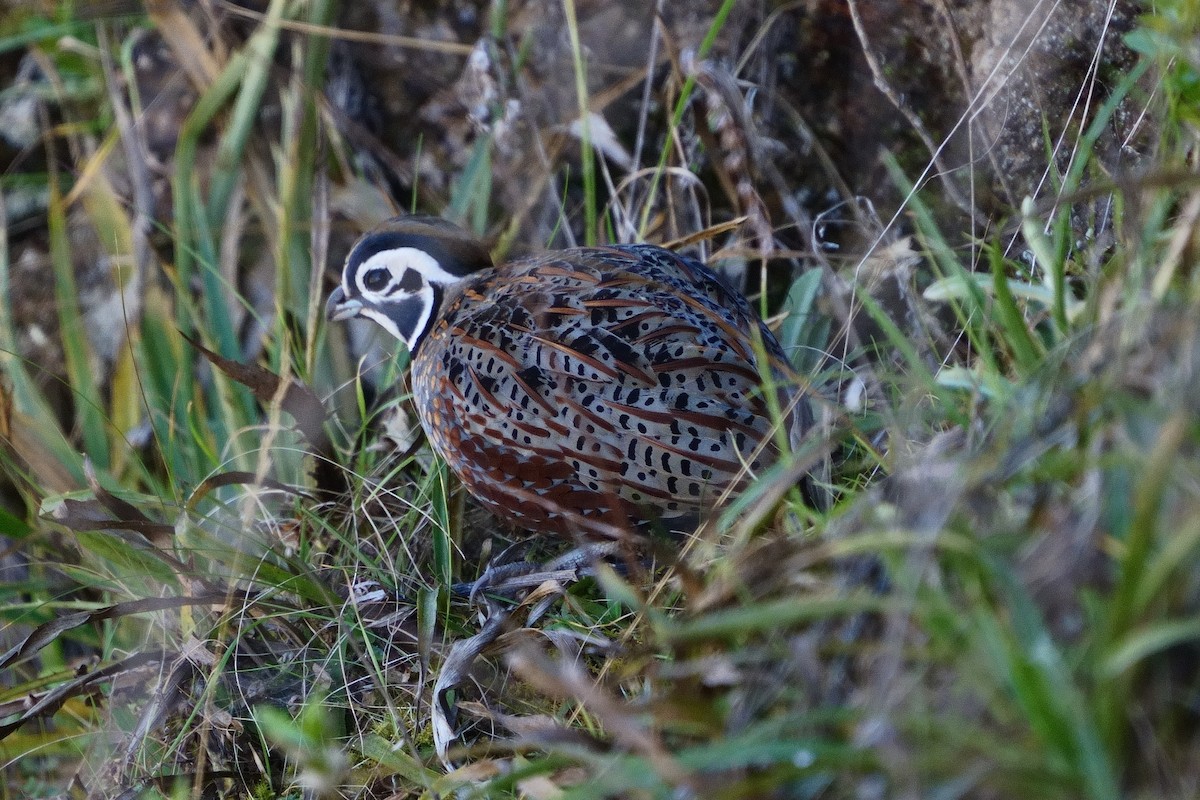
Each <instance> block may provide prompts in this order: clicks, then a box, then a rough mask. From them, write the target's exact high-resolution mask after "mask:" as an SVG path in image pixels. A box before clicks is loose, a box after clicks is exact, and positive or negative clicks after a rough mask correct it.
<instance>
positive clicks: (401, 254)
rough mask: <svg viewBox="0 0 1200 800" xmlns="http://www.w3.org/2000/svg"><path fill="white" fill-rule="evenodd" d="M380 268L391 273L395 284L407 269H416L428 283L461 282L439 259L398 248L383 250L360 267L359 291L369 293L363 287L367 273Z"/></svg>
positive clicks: (408, 249) (415, 250) (358, 271)
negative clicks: (447, 270) (445, 268)
mask: <svg viewBox="0 0 1200 800" xmlns="http://www.w3.org/2000/svg"><path fill="white" fill-rule="evenodd" d="M380 267H382V268H384V269H386V270H387V271H388V272H389V273H391V276H392V281H393V282H394V281H398V280H400V278H401V277H402V276H403V275H404V270H406V269H415V270H416V271H417V272H419V273H420V274H421V275H423V276H424V277H425V280H426V281H427V282H428V283H440V284H442V285H446V284H451V283H455V282H457V281H458V280H459V279H458V278H457V277H455V276H454V275H451V274H450V273H449V272H446V270H444V269H442V265H441V264H439V263H438V262H437V259H435V258H434V257H433V256H431V255H429V253H426V252H425V251H424V250H418V249H417V248H415V247H397V248H395V249H393V250H382V251H380V252H378V253H376V254H375V255H373V256H371V257H370V258H368V259H367V260H366V261H364V262H362V264H360V265H359V266H358V270H357V272H356V275H357V278H356V279H357V280H358V282H359V287H358V290H359V291H360V292H368V291H369V290H368V289H367V288H366V287H365V286H363V285H362V281H363V279H364V278H365V277H366V275H367V273H369V272H370V271H371V270H373V269H379V268H380ZM388 287H389V288H390V287H391V283H389V284H388ZM385 291H386V290H385Z"/></svg>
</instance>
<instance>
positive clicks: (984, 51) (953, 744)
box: [0, 0, 1200, 800]
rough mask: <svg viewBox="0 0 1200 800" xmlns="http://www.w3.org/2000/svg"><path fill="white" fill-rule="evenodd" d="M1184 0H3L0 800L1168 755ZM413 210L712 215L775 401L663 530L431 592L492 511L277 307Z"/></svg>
mask: <svg viewBox="0 0 1200 800" xmlns="http://www.w3.org/2000/svg"><path fill="white" fill-rule="evenodd" d="M1093 6H1094V7H1093ZM1139 15H1140V16H1139ZM1197 32H1200V6H1197V5H1196V3H1194V2H1191V0H1161V2H1158V3H1155V4H1153V5H1152V6H1149V5H1148V6H1147V7H1142V6H1141V5H1139V4H1136V3H1132V2H1118V0H1111V2H1105V3H1099V2H1097V3H1090V4H1069V3H1053V2H1040V1H1039V0H1028V1H1027V2H1026V1H1025V0H991V1H990V2H974V3H953V2H946V0H879V1H878V2H871V3H869V4H868V3H863V2H853V1H851V0H811V1H809V2H755V1H754V0H725V1H724V2H716V0H713V1H712V2H706V3H691V2H687V3H684V2H678V3H677V2H659V3H657V4H649V3H632V2H630V3H618V4H614V3H602V2H588V1H586V0H574V2H573V1H572V0H561V1H560V0H553V1H551V0H546V1H545V2H540V1H538V0H529V1H528V2H516V1H515V0H512V1H510V2H503V0H494V1H493V2H490V3H489V2H482V0H481V1H480V2H467V1H465V0H458V1H456V2H450V1H449V0H446V1H445V2H437V1H436V0H430V1H429V2H417V1H416V0H412V1H411V2H397V3H385V2H363V3H346V4H337V3H332V2H327V1H326V2H322V0H307V1H306V2H301V1H300V0H293V1H292V2H285V0H269V2H258V3H255V2H248V3H232V2H194V3H193V2H184V0H153V1H148V2H147V3H145V5H144V6H143V5H138V4H135V3H130V2H120V1H118V2H108V3H88V4H76V3H70V2H49V1H46V2H41V3H36V4H29V3H22V4H16V5H0V74H2V76H3V79H4V86H5V88H4V89H3V90H2V91H0V137H2V138H3V140H4V141H3V144H0V163H3V165H4V170H3V174H2V175H0V188H2V189H3V195H2V197H3V202H2V203H0V235H2V236H3V238H4V246H3V247H0V282H2V285H0V297H2V298H3V302H0V370H2V375H3V383H2V390H0V442H2V444H3V452H2V456H0V460H2V472H3V483H2V487H0V492H2V494H0V537H2V538H0V570H2V575H3V577H2V582H0V650H2V651H3V652H0V765H2V766H3V772H2V773H0V787H2V788H0V797H48V796H71V797H113V796H120V797H192V796H197V797H199V796H204V797H246V796H252V797H299V796H301V795H305V794H306V795H308V796H327V797H342V796H345V797H380V798H383V797H445V796H452V795H453V796H462V797H529V798H558V797H566V798H571V797H636V798H642V797H663V798H666V797H672V798H674V797H705V798H707V797H728V798H735V797H745V798H766V797H781V798H783V797H787V798H807V797H814V798H815V797H822V798H825V797H856V798H872V797H939V798H957V797H972V798H974V797H979V798H991V797H1013V796H1019V797H1047V798H1077V797H1078V798H1084V797H1086V798H1094V799H1096V800H1103V799H1104V798H1117V797H1180V798H1185V797H1195V796H1196V795H1197V794H1198V793H1200V741H1197V736H1198V733H1200V726H1198V724H1197V723H1198V722H1200V710H1198V709H1200V675H1198V671H1197V667H1196V665H1197V663H1200V662H1198V656H1200V653H1198V652H1197V640H1198V639H1200V614H1198V600H1200V573H1198V571H1197V570H1196V568H1195V563H1196V553H1197V548H1198V547H1200V480H1198V479H1200V451H1198V444H1200V425H1198V422H1200V416H1198V414H1200V402H1198V401H1200V394H1197V392H1196V390H1195V386H1196V385H1197V371H1198V369H1200V291H1198V288H1197V287H1198V284H1197V281H1198V273H1197V271H1196V269H1195V265H1196V252H1197V244H1198V242H1197V240H1196V233H1195V231H1196V225H1197V220H1198V219H1200V191H1198V188H1197V182H1196V179H1195V165H1194V157H1195V136H1196V130H1197V123H1198V122H1200V111H1198V109H1200V97H1198V96H1197V88H1196V87H1197V86H1198V85H1200V55H1198V54H1197V52H1196V50H1195V47H1194V42H1195V37H1196V35H1197ZM408 209H416V210H420V211H424V212H434V213H442V214H444V215H446V216H448V217H452V218H455V219H458V220H460V221H462V222H463V223H464V224H466V225H468V226H470V227H472V228H474V229H475V230H476V231H477V232H478V233H479V234H480V235H481V236H485V237H486V238H487V240H488V241H489V243H490V244H491V245H492V246H493V251H494V253H496V255H497V256H498V257H503V256H504V255H505V254H508V253H512V252H516V251H519V250H521V249H524V248H527V247H537V246H546V245H549V246H566V245H570V244H573V243H582V242H590V241H598V240H614V239H615V240H630V239H635V238H637V239H648V240H652V241H658V242H672V243H674V244H676V245H677V246H680V247H684V248H689V249H690V250H691V251H693V252H696V253H697V254H700V255H704V256H705V257H707V258H709V260H710V262H711V263H714V264H716V265H718V266H720V267H721V268H722V269H724V270H725V271H726V272H727V274H728V275H729V276H730V277H731V279H733V280H739V281H742V282H744V285H745V286H746V287H747V292H748V294H750V295H752V296H753V297H754V298H755V300H756V301H757V302H759V303H760V304H761V307H762V309H763V310H764V313H765V314H766V315H767V316H768V317H769V318H770V319H771V320H772V322H773V324H774V325H775V326H776V327H777V330H778V331H779V335H780V338H781V340H782V341H783V343H784V344H785V346H786V347H787V348H788V349H789V352H791V353H793V357H794V360H795V362H796V365H797V366H798V367H799V368H801V369H802V370H803V371H805V372H806V373H808V374H811V375H812V376H813V386H814V392H815V393H816V394H817V395H818V396H819V397H820V398H821V407H822V411H823V417H824V419H823V424H822V428H821V431H820V432H819V434H817V435H814V437H813V438H812V441H811V442H810V443H809V444H808V445H807V446H806V449H805V450H803V451H802V452H799V453H796V454H794V456H793V458H792V459H790V460H788V461H787V462H785V463H783V464H781V465H779V467H777V468H776V469H774V470H773V471H771V472H769V473H766V474H764V475H762V476H760V477H759V479H758V480H757V481H756V483H755V484H754V486H753V488H752V489H751V490H750V491H748V492H747V494H746V496H745V497H744V498H743V499H742V501H741V502H740V503H739V504H738V506H737V507H736V508H735V509H734V510H733V512H731V513H729V514H725V515H723V516H722V517H721V518H719V519H716V520H713V521H712V524H711V525H710V526H708V527H707V528H705V529H704V531H703V532H702V534H701V535H700V536H698V537H697V538H696V539H695V540H693V541H690V542H688V543H686V545H684V546H682V547H681V548H680V549H679V550H678V551H676V550H674V549H672V548H662V549H660V551H658V552H655V553H654V554H653V563H650V562H649V561H648V560H636V559H635V560H631V561H630V562H629V563H626V564H625V565H624V566H625V567H626V569H624V570H622V571H620V572H618V570H615V569H613V568H611V567H608V566H605V565H598V566H596V568H595V569H594V570H592V574H590V575H589V576H587V577H584V578H583V579H582V580H573V578H575V577H576V576H575V575H574V574H573V570H572V569H570V568H568V567H562V568H561V569H559V570H558V571H555V570H554V569H552V568H548V569H549V571H548V572H547V573H544V574H542V575H540V576H538V582H537V583H536V585H534V586H532V587H531V588H529V589H528V591H524V592H521V593H518V594H517V595H516V596H517V599H515V600H504V599H503V598H499V597H487V598H476V599H475V602H469V601H468V600H467V599H466V598H464V597H462V596H460V595H459V594H456V593H455V591H454V587H455V585H456V584H457V583H458V582H460V581H462V580H464V579H471V578H474V577H475V576H476V575H478V574H479V572H480V571H481V570H482V569H483V568H484V566H485V565H486V564H487V563H488V561H489V559H490V558H491V557H492V556H494V555H496V554H497V553H499V552H500V551H501V550H502V549H503V547H504V543H505V541H506V540H525V541H528V540H527V539H525V537H521V536H520V535H514V532H513V531H511V530H507V529H505V528H503V526H502V525H501V524H500V523H498V522H496V521H495V520H492V519H490V518H488V517H486V516H485V515H481V514H480V513H479V512H478V510H476V509H473V508H472V507H471V506H470V504H469V503H468V502H466V501H465V499H464V498H463V497H462V493H461V492H458V491H456V490H455V487H454V485H453V483H452V481H451V480H450V478H449V477H448V475H447V473H446V471H445V469H444V468H443V467H442V466H441V465H439V464H438V463H436V462H435V461H434V460H433V459H432V458H431V456H430V455H429V453H428V450H427V449H426V448H425V447H424V446H423V443H422V441H421V438H420V435H419V431H415V430H414V423H413V417H412V415H411V412H410V410H409V408H408V406H407V402H408V400H407V398H406V396H405V390H404V384H403V379H402V374H403V356H402V355H401V356H399V357H397V356H396V354H395V353H394V346H393V344H392V343H390V342H385V341H381V340H378V339H377V338H376V337H375V333H374V332H373V331H371V330H370V328H349V329H340V328H339V329H334V330H330V329H327V328H326V326H325V325H324V324H323V321H322V320H321V310H322V307H323V303H324V298H325V296H326V295H327V293H328V290H329V289H330V287H331V286H332V283H333V280H334V279H335V276H336V274H337V271H338V265H339V264H340V260H341V258H342V257H343V255H344V253H345V252H346V250H347V248H348V246H349V244H350V243H351V242H352V241H353V239H354V238H355V236H357V235H358V233H360V232H361V231H363V230H365V229H368V228H369V227H371V226H372V225H373V224H374V223H375V222H377V221H379V220H380V219H382V218H385V217H387V216H390V215H391V214H393V213H397V212H398V211H401V210H408ZM825 455H828V456H830V457H831V469H830V472H829V475H828V476H824V477H827V478H828V483H829V486H830V490H831V492H832V493H833V496H834V497H835V502H834V503H833V504H832V507H831V508H830V509H829V510H828V511H821V512H814V511H812V510H811V509H807V508H804V507H803V506H802V505H800V504H799V503H798V502H797V500H796V499H795V497H794V494H795V493H789V491H788V490H789V489H790V488H791V487H792V486H794V485H795V483H796V481H797V479H798V477H799V475H800V474H801V473H802V472H803V471H804V470H806V469H808V468H809V467H810V466H811V465H812V464H813V463H815V462H817V461H819V460H820V457H822V456H825ZM533 547H534V548H535V549H536V548H543V549H546V550H553V549H554V545H553V543H547V542H535V543H534V545H533ZM530 557H531V558H542V557H544V556H543V554H540V553H536V552H535V553H531V554H530ZM560 566H561V565H560Z"/></svg>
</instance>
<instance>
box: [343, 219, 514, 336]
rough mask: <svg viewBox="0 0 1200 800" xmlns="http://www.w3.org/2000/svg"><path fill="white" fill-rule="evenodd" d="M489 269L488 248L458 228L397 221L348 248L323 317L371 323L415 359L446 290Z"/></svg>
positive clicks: (424, 221)
mask: <svg viewBox="0 0 1200 800" xmlns="http://www.w3.org/2000/svg"><path fill="white" fill-rule="evenodd" d="M490 266H492V259H491V256H490V255H489V254H488V251H487V248H485V247H484V246H483V244H482V243H481V242H480V241H479V240H478V239H476V238H475V237H473V236H471V235H470V234H469V233H467V232H466V231H464V230H463V229H462V228H459V227H458V226H457V225H454V224H453V223H450V222H447V221H445V220H443V219H439V218H437V217H426V216H409V217H396V218H395V219H392V220H389V221H388V222H385V223H384V224H383V225H381V226H379V227H378V228H376V229H375V230H373V231H371V232H370V233H367V234H364V235H363V236H362V237H361V238H360V239H359V240H358V241H357V242H356V243H355V244H354V247H353V248H351V250H350V255H348V256H347V257H346V264H345V266H343V267H342V283H341V285H340V286H338V287H337V288H336V289H334V290H333V293H332V294H330V296H329V302H328V303H327V304H326V306H325V316H326V317H327V318H328V319H329V320H330V321H336V320H345V319H351V318H353V317H365V318H366V319H370V320H373V321H375V322H377V323H378V324H379V325H380V326H381V327H382V328H383V329H384V330H386V331H387V332H388V333H390V334H391V335H392V336H395V337H396V338H397V339H399V340H400V341H402V342H404V343H405V344H406V345H407V346H408V350H409V352H410V353H415V352H416V350H417V347H418V345H419V344H420V343H421V339H422V338H423V337H424V335H425V333H426V332H427V331H428V330H429V326H430V324H431V323H432V322H433V320H434V319H436V317H437V312H438V308H439V306H440V305H441V302H442V298H443V296H444V294H445V291H446V288H447V287H450V286H453V285H454V284H456V283H458V282H459V281H461V280H462V279H463V278H465V277H466V276H468V275H470V274H472V273H474V272H478V271H479V270H481V269H486V268H488V267H490Z"/></svg>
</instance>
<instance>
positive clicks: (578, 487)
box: [328, 217, 812, 536]
mask: <svg viewBox="0 0 1200 800" xmlns="http://www.w3.org/2000/svg"><path fill="white" fill-rule="evenodd" d="M328 316H329V318H330V319H346V318H349V317H352V316H363V317H367V318H370V319H373V320H375V321H376V322H378V323H379V324H380V325H382V326H383V327H384V328H385V329H387V330H388V331H389V332H390V333H391V334H392V335H394V336H395V337H396V338H398V339H400V340H401V341H403V342H405V343H406V344H407V345H408V348H409V350H410V352H411V354H412V391H413V398H414V402H415V405H416V407H417V410H418V413H419V415H420V419H421V424H422V427H423V428H424V429H425V432H426V434H427V435H428V437H429V440H430V442H431V443H432V445H433V448H434V450H435V451H436V452H437V453H438V454H439V455H440V456H441V457H442V458H444V459H445V461H446V463H447V464H448V465H449V466H450V468H451V469H452V471H453V472H454V473H455V475H457V476H458V478H459V479H460V480H461V482H462V483H463V485H464V486H465V487H466V489H467V490H468V491H469V492H470V493H471V494H472V495H473V496H474V497H476V498H477V499H478V500H479V501H480V502H481V503H482V504H483V505H484V506H486V507H487V508H489V509H491V510H492V511H493V512H494V513H496V514H498V515H499V516H501V517H504V518H507V519H510V520H512V521H513V522H515V523H516V524H517V525H519V526H521V527H523V528H526V529H529V530H532V531H549V532H554V533H559V534H566V535H573V534H584V535H590V536H595V535H604V534H610V533H612V532H613V531H621V530H629V529H631V528H644V527H647V526H653V525H661V526H663V527H665V528H668V529H672V530H686V529H688V528H692V527H694V526H695V525H696V523H697V522H698V521H699V520H701V519H702V518H703V517H704V516H706V515H707V514H708V513H711V511H712V510H713V509H714V508H716V507H717V506H718V504H719V503H720V501H721V500H722V498H723V495H725V494H726V493H727V492H728V491H729V490H734V491H736V490H737V489H738V488H740V487H741V485H742V484H743V483H744V481H745V480H746V479H747V476H749V475H753V474H754V473H756V472H758V471H760V470H761V469H762V468H764V467H765V466H767V465H768V464H770V463H771V462H773V461H774V460H775V459H777V458H778V454H779V452H780V446H781V445H782V444H783V443H784V442H791V443H793V444H794V443H796V442H798V441H799V438H800V437H802V436H803V435H804V434H805V433H806V432H807V431H808V429H809V428H810V427H811V425H812V418H811V409H810V407H809V404H808V399H807V397H806V396H805V395H804V394H803V392H802V391H800V390H799V389H798V388H797V387H796V379H795V376H794V375H793V374H792V372H791V370H790V369H789V368H788V366H787V358H786V356H785V354H784V353H783V350H782V348H781V347H780V345H779V343H778V341H777V340H776V339H775V337H774V336H773V335H772V334H771V332H770V331H769V330H768V329H767V328H766V326H765V325H763V323H762V322H761V321H760V320H759V319H758V317H757V316H756V315H755V314H754V312H753V310H752V309H751V308H750V305H749V303H748V302H747V301H746V299H745V298H744V297H742V296H741V295H740V294H738V293H736V292H734V291H732V290H730V289H729V288H727V287H726V286H725V285H724V284H723V283H722V281H721V280H720V279H719V278H718V277H717V276H716V275H715V274H714V273H713V272H712V271H711V270H709V269H708V268H707V267H705V266H704V265H703V264H701V263H699V262H698V261H695V260H692V259H689V258H685V257H682V256H679V255H677V254H675V253H673V252H671V251H668V250H665V249H663V248H659V247H655V246H652V245H613V246H608V247H595V248H577V249H572V250H565V251H554V252H548V253H545V254H541V255H536V256H530V257H524V258H520V259H517V260H513V261H510V262H508V263H505V264H502V265H500V266H498V267H496V266H493V265H492V262H491V259H490V257H489V255H488V253H487V251H486V250H485V249H484V247H483V246H482V244H480V243H479V242H478V241H476V240H475V239H473V238H472V237H470V236H469V235H468V234H467V233H466V232H464V231H462V230H460V229H459V228H457V227H455V226H453V225H450V224H449V223H447V222H444V221H442V220H440V219H436V218H431V217H402V218H398V219H395V220H392V221H391V222H389V223H386V224H385V225H384V226H382V227H381V228H379V229H377V230H375V231H373V232H371V233H368V234H367V235H365V236H364V237H363V238H362V239H360V240H359V242H358V243H357V244H356V245H355V246H354V248H353V249H352V251H351V253H350V255H349V257H348V258H347V261H346V265H345V268H344V270H343V275H342V283H341V286H339V287H338V288H337V289H336V290H334V293H333V295H332V296H331V297H330V299H329V305H328ZM764 371H769V374H770V376H771V380H770V381H768V382H767V383H768V385H770V386H771V387H772V389H771V391H773V392H774V393H775V394H774V399H775V400H777V401H778V402H777V403H771V402H768V397H767V396H766V394H765V392H764V389H763V383H764V382H763V380H762V377H761V376H762V374H763V372H764ZM772 405H774V406H775V409H776V410H775V412H774V413H773V412H772ZM780 425H782V426H784V427H785V428H786V430H785V431H784V432H783V434H782V435H781V434H780V433H779V431H778V430H777V427H778V426H780Z"/></svg>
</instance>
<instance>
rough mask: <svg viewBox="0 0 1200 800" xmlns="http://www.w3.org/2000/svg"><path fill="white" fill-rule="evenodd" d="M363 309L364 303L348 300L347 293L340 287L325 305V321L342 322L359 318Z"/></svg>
mask: <svg viewBox="0 0 1200 800" xmlns="http://www.w3.org/2000/svg"><path fill="white" fill-rule="evenodd" d="M362 307H363V304H362V301H360V300H351V299H349V298H347V297H346V293H345V292H344V291H342V287H341V286H339V287H337V288H336V289H334V290H333V292H331V293H330V295H329V300H328V302H326V303H325V319H327V320H329V321H330V322H340V321H341V320H344V319H350V318H351V317H357V316H358V314H359V312H360V311H362Z"/></svg>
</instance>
